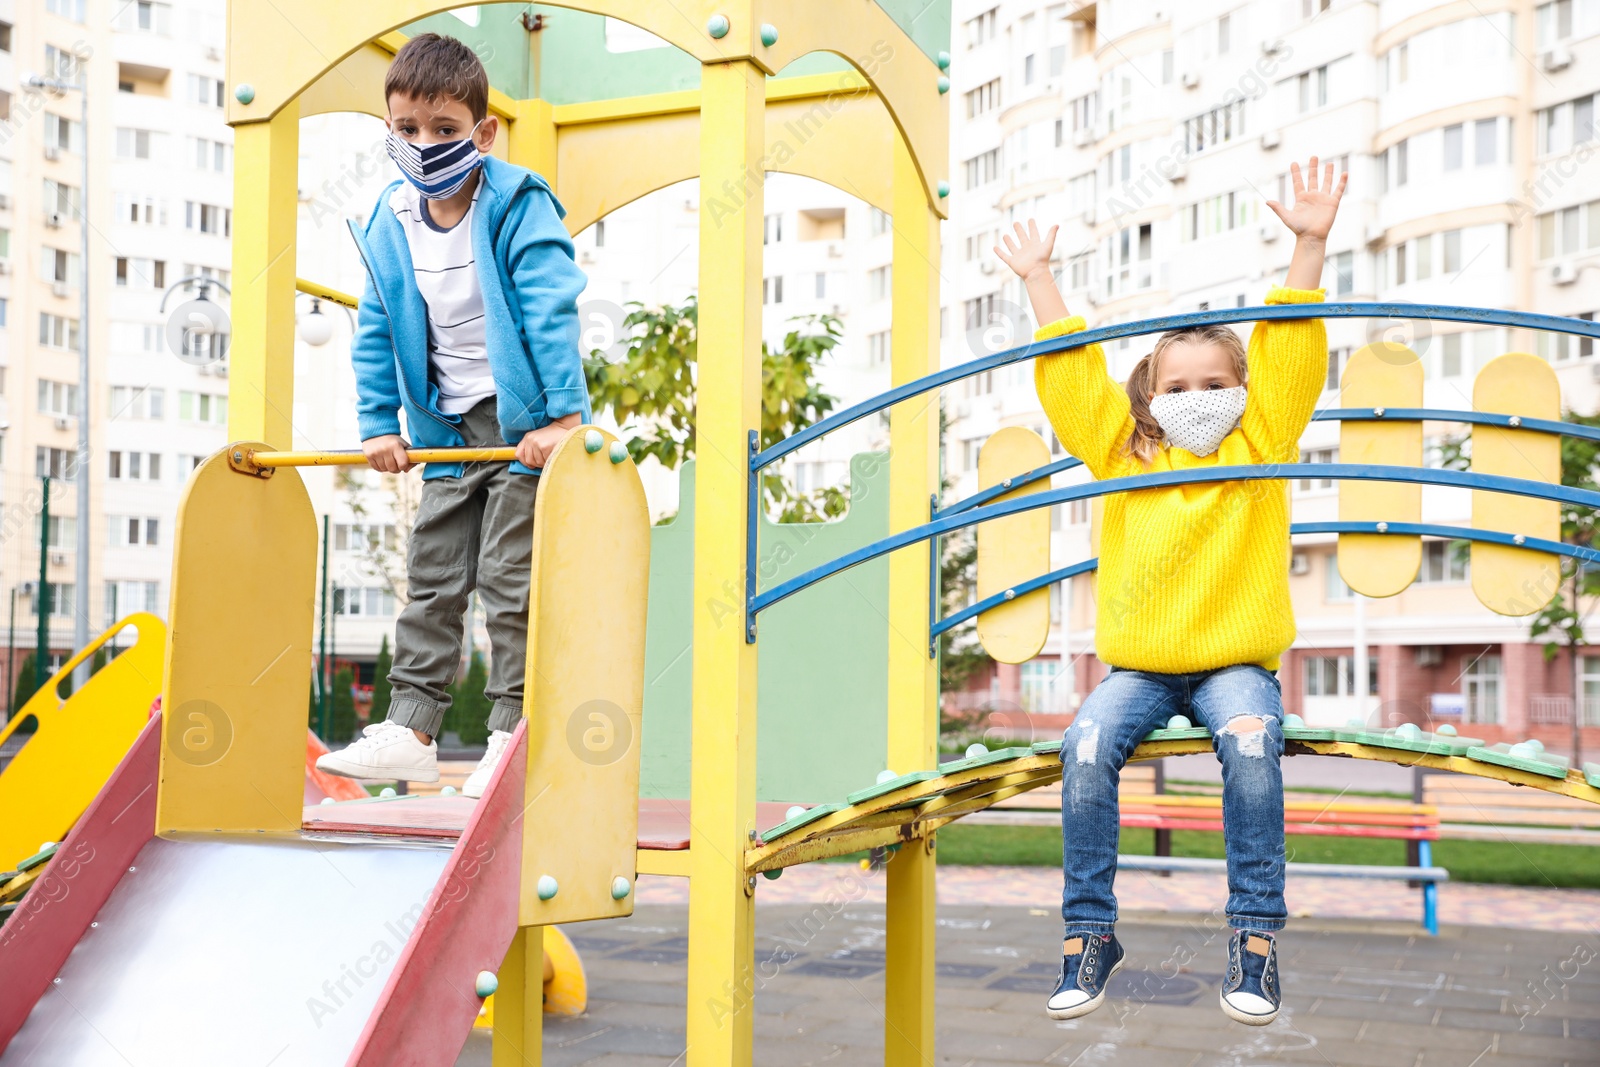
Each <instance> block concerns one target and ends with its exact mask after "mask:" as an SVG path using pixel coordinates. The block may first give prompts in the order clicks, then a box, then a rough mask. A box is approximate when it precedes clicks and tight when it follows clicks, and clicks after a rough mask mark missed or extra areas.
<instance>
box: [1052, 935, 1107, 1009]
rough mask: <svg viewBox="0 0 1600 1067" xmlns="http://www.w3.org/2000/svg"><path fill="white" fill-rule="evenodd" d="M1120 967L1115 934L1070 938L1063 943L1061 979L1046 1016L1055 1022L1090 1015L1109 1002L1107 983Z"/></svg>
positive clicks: (1073, 936)
mask: <svg viewBox="0 0 1600 1067" xmlns="http://www.w3.org/2000/svg"><path fill="white" fill-rule="evenodd" d="M1121 967H1122V946H1121V945H1120V944H1118V943H1117V938H1116V935H1115V934H1090V933H1077V934H1068V935H1067V938H1066V940H1065V941H1063V942H1062V943H1061V977H1060V978H1059V979H1057V980H1056V991H1055V993H1054V994H1053V995H1052V996H1051V997H1050V1002H1049V1003H1048V1004H1046V1005H1045V1013H1046V1014H1047V1015H1049V1016H1050V1018H1052V1019H1076V1018H1077V1017H1078V1016H1080V1015H1088V1014H1089V1013H1090V1012H1091V1011H1094V1010H1095V1009H1096V1008H1098V1007H1099V1006H1100V1004H1101V1002H1102V1001H1104V1000H1105V999H1106V983H1107V982H1109V981H1110V980H1111V976H1112V975H1114V974H1116V973H1117V971H1118V970H1119V969H1120V968H1121Z"/></svg>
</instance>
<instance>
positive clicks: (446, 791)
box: [439, 785, 456, 797]
mask: <svg viewBox="0 0 1600 1067" xmlns="http://www.w3.org/2000/svg"><path fill="white" fill-rule="evenodd" d="M439 795H440V796H442V797H453V796H455V795H456V787H455V786H453V785H447V786H445V787H444V788H443V789H441V790H439Z"/></svg>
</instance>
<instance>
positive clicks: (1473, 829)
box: [1416, 772, 1600, 845]
mask: <svg viewBox="0 0 1600 1067" xmlns="http://www.w3.org/2000/svg"><path fill="white" fill-rule="evenodd" d="M1416 795H1417V799H1418V800H1421V801H1423V802H1425V803H1427V804H1431V805H1433V806H1434V807H1435V808H1437V809H1438V812H1439V822H1440V833H1441V835H1442V836H1444V837H1447V838H1451V839H1452V840H1455V839H1460V840H1467V841H1528V842H1538V843H1541V844H1552V845H1589V844H1597V843H1600V808H1597V807H1596V806H1595V805H1593V804H1590V803H1588V802H1587V801H1583V800H1578V799H1576V798H1574V797H1565V796H1561V795H1560V794H1559V793H1550V792H1546V791H1545V790H1543V789H1528V788H1525V787H1522V786H1516V785H1512V784H1511V783H1509V782H1498V781H1495V780H1494V779H1492V778H1474V777H1471V776H1469V775H1464V774H1450V773H1448V772H1422V773H1421V787H1420V788H1419V789H1418V790H1417V791H1416Z"/></svg>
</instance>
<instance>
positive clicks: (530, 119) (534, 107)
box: [504, 100, 556, 189]
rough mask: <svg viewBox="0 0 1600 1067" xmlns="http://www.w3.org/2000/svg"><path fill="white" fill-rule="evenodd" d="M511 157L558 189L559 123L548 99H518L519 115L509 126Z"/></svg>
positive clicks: (513, 160) (508, 138) (507, 124)
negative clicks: (557, 149) (557, 141)
mask: <svg viewBox="0 0 1600 1067" xmlns="http://www.w3.org/2000/svg"><path fill="white" fill-rule="evenodd" d="M504 136H505V137H506V140H507V144H508V145H509V147H510V152H509V156H508V158H509V159H510V161H511V162H512V163H515V164H516V165H517V166H519V167H527V168H528V169H529V170H531V171H533V172H534V173H535V174H538V175H540V176H541V177H543V178H544V180H545V181H547V182H549V183H550V188H552V189H554V188H556V120H555V110H554V108H552V107H551V105H550V101H548V100H518V101H517V103H516V115H515V117H514V118H513V119H511V120H510V121H508V122H507V123H506V132H505V135H504Z"/></svg>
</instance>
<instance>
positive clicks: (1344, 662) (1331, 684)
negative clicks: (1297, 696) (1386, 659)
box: [1305, 656, 1378, 697]
mask: <svg viewBox="0 0 1600 1067" xmlns="http://www.w3.org/2000/svg"><path fill="white" fill-rule="evenodd" d="M1305 665H1306V696H1308V697H1348V696H1354V695H1355V692H1356V663H1355V657H1354V656H1309V657H1307V658H1306V660H1305ZM1367 695H1368V696H1377V695H1378V659H1377V657H1376V656H1368V657H1367Z"/></svg>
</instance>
